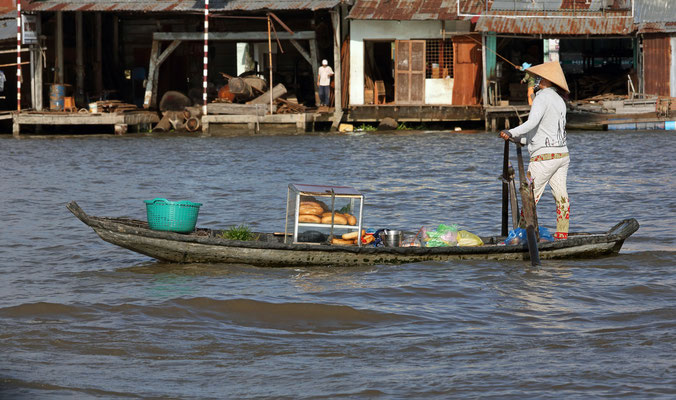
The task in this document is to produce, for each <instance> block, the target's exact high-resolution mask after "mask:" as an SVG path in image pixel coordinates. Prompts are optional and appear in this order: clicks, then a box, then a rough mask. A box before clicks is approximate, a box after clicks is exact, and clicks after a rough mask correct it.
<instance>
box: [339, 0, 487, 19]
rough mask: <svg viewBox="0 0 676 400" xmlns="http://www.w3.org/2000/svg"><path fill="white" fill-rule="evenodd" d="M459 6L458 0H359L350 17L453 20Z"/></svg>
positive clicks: (455, 17)
mask: <svg viewBox="0 0 676 400" xmlns="http://www.w3.org/2000/svg"><path fill="white" fill-rule="evenodd" d="M477 3H478V2H477ZM457 7H458V4H457V0H357V1H356V3H355V5H354V6H352V10H351V11H350V15H349V17H348V18H352V19H377V20H392V21H409V20H452V19H457Z"/></svg>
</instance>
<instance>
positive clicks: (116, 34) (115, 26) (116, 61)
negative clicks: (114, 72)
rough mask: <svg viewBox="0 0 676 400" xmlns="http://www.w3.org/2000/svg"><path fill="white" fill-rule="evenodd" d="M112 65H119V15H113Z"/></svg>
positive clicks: (115, 66)
mask: <svg viewBox="0 0 676 400" xmlns="http://www.w3.org/2000/svg"><path fill="white" fill-rule="evenodd" d="M112 18H113V67H114V68H115V69H117V66H118V65H120V17H118V16H117V15H113V16H112Z"/></svg>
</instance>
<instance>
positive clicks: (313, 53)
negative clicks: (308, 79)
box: [310, 39, 319, 105]
mask: <svg viewBox="0 0 676 400" xmlns="http://www.w3.org/2000/svg"><path fill="white" fill-rule="evenodd" d="M310 60H311V62H310V64H312V77H313V79H312V87H314V89H315V105H318V104H319V87H317V75H318V74H319V61H318V60H317V41H316V40H315V39H312V40H310Z"/></svg>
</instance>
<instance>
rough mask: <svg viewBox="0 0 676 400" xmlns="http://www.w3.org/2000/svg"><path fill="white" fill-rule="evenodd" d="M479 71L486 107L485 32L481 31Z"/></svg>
mask: <svg viewBox="0 0 676 400" xmlns="http://www.w3.org/2000/svg"><path fill="white" fill-rule="evenodd" d="M481 72H482V74H481V75H482V79H481V82H482V88H483V90H482V99H483V103H484V108H486V107H488V82H487V81H486V34H485V33H481Z"/></svg>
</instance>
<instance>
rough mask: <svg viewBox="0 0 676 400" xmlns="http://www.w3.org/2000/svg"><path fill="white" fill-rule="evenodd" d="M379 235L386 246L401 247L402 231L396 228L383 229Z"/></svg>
mask: <svg viewBox="0 0 676 400" xmlns="http://www.w3.org/2000/svg"><path fill="white" fill-rule="evenodd" d="M380 237H381V238H382V240H383V244H384V245H385V246H386V247H401V239H402V233H401V231H398V230H393V229H385V230H384V231H383V232H382V233H381V234H380Z"/></svg>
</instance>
